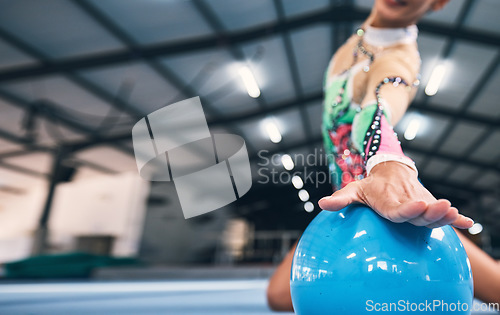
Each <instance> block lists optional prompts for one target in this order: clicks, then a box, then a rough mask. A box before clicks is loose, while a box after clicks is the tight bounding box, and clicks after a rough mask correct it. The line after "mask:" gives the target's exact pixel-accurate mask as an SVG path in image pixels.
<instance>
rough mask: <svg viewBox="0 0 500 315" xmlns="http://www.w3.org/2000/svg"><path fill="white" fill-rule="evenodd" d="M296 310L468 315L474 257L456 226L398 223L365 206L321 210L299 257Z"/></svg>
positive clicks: (295, 259) (294, 276)
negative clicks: (463, 242)
mask: <svg viewBox="0 0 500 315" xmlns="http://www.w3.org/2000/svg"><path fill="white" fill-rule="evenodd" d="M290 290H291V295H292V302H293V307H294V309H295V312H296V313H297V314H373V313H381V314H391V313H392V314H401V313H404V312H408V313H419V314H427V313H432V314H470V311H471V309H472V298H473V286H472V273H471V269H470V262H469V259H468V257H467V254H466V253H465V250H464V247H463V245H462V243H461V242H460V240H459V238H458V236H457V235H456V233H455V231H453V229H452V228H451V227H450V226H444V227H440V228H435V229H432V230H431V229H429V228H426V227H417V226H414V225H412V224H409V223H393V222H391V221H389V220H386V219H384V218H382V217H380V216H379V215H378V214H377V213H376V212H375V211H373V210H372V209H370V208H369V207H367V206H364V205H350V206H348V207H346V208H344V209H343V210H341V211H338V212H330V211H322V212H321V213H320V214H318V216H317V217H316V218H315V219H314V220H313V221H312V222H311V224H309V226H308V227H307V229H306V230H305V232H304V234H303V235H302V237H301V239H300V241H299V243H298V244H297V248H296V250H295V254H294V256H293V263H292V271H291V279H290Z"/></svg>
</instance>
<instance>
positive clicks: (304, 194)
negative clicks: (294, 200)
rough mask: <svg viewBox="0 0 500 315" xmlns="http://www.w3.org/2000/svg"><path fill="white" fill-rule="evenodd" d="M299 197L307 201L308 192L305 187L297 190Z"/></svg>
mask: <svg viewBox="0 0 500 315" xmlns="http://www.w3.org/2000/svg"><path fill="white" fill-rule="evenodd" d="M299 198H300V200H302V201H307V200H309V193H308V192H307V190H305V189H301V190H299Z"/></svg>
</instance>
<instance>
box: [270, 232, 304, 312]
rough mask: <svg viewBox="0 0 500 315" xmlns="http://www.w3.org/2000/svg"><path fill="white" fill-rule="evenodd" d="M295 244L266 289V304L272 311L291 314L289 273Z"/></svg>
mask: <svg viewBox="0 0 500 315" xmlns="http://www.w3.org/2000/svg"><path fill="white" fill-rule="evenodd" d="M297 243H298V241H297V242H295V244H294V245H293V246H292V249H290V251H289V252H288V254H287V255H286V256H285V258H284V259H283V261H282V262H281V264H279V266H278V268H276V270H275V271H274V274H273V275H272V277H271V279H269V285H268V287H267V304H268V305H269V307H270V308H271V309H272V310H273V311H287V312H292V311H293V306H292V297H291V295H290V272H291V270H292V260H293V254H294V253H295V247H297Z"/></svg>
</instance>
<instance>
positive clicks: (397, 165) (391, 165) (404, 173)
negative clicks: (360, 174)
mask: <svg viewBox="0 0 500 315" xmlns="http://www.w3.org/2000/svg"><path fill="white" fill-rule="evenodd" d="M387 173H391V174H398V177H405V178H407V177H417V175H418V172H417V171H416V169H414V168H412V167H410V166H409V165H408V164H405V163H401V162H398V161H384V162H381V163H378V164H376V165H375V166H373V168H372V170H371V172H370V174H371V175H380V174H384V176H385V175H386V174H387Z"/></svg>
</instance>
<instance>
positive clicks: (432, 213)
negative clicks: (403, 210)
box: [410, 199, 453, 226]
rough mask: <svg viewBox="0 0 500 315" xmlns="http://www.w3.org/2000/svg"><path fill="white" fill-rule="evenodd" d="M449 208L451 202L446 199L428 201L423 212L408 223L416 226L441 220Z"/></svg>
mask: <svg viewBox="0 0 500 315" xmlns="http://www.w3.org/2000/svg"><path fill="white" fill-rule="evenodd" d="M450 208H451V203H450V202H449V201H448V200H446V199H440V200H436V201H434V202H431V203H429V204H428V206H427V209H426V210H425V212H424V213H422V214H421V215H420V216H418V217H416V218H414V219H412V220H411V221H410V223H411V224H413V225H416V226H427V225H429V224H432V223H434V222H437V221H439V220H441V219H442V218H443V217H444V216H445V215H446V214H447V213H448V211H449V210H450ZM452 222H453V221H452Z"/></svg>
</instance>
